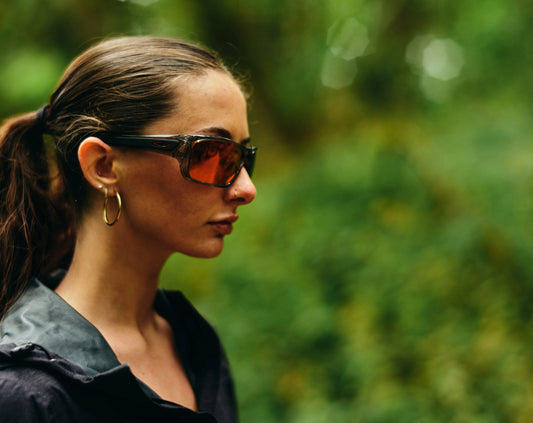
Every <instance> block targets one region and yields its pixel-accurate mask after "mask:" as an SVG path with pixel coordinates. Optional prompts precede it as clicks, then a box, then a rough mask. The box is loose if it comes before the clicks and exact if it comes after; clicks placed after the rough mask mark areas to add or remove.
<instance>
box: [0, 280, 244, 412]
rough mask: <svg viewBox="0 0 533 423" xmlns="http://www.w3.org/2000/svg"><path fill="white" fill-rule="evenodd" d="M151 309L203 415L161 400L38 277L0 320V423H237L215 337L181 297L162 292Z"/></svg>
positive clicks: (228, 379) (229, 383)
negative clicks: (169, 332)
mask: <svg viewBox="0 0 533 423" xmlns="http://www.w3.org/2000/svg"><path fill="white" fill-rule="evenodd" d="M154 306H155V308H156V310H157V312H158V313H159V314H160V315H161V316H163V317H164V318H165V319H166V320H167V321H168V322H169V324H170V325H171V327H172V329H173V332H174V335H175V342H176V347H177V350H178V351H179V354H180V358H181V360H182V362H183V366H184V368H185V371H186V373H187V376H188V378H189V381H190V383H191V386H192V388H193V390H194V392H195V395H196V401H197V405H198V409H199V411H198V412H193V411H191V410H189V409H187V408H184V407H181V406H179V405H177V404H174V403H171V402H168V401H165V400H163V399H161V398H159V397H158V396H157V394H155V393H154V392H153V391H152V390H151V389H150V388H149V387H147V386H146V385H144V384H143V383H142V382H140V381H139V380H138V379H136V378H135V376H134V375H133V374H132V373H131V370H130V368H129V366H128V365H127V364H121V363H120V362H119V361H118V359H117V357H116V356H115V354H114V353H113V350H112V349H111V347H110V346H109V344H108V343H107V342H106V340H105V339H104V338H103V336H102V335H101V334H100V332H99V331H98V330H97V329H96V328H95V327H94V326H93V325H92V324H91V323H90V322H88V321H87V320H86V319H85V318H84V317H83V316H81V315H80V314H79V313H77V312H76V310H74V309H73V308H72V307H71V306H70V305H69V304H67V303H66V302H65V301H64V300H63V299H61V297H59V296H58V295H57V294H55V293H54V292H53V291H52V290H51V289H49V288H48V287H46V286H45V285H44V284H42V283H41V282H39V281H38V280H36V279H35V280H32V281H31V282H30V285H29V287H28V289H27V290H26V292H25V293H24V294H23V295H22V296H21V297H20V298H19V299H18V300H17V302H16V303H15V305H14V306H13V307H12V308H11V309H10V311H9V312H8V314H7V315H6V316H5V318H4V319H3V321H2V322H0V344H1V345H0V421H1V422H3V423H7V422H11V421H13V422H15V421H16V422H30V421H31V422H52V421H54V422H74V421H75V422H78V421H79V422H82V421H83V422H84V421H87V422H89V421H91V422H100V421H105V422H107V421H109V422H111V421H117V422H118V421H128V422H129V421H134V422H143V421H149V422H153V421H156V422H167V421H168V422H170V421H172V422H217V423H234V422H236V421H237V411H236V404H235V395H234V390H233V382H232V379H231V375H230V371H229V365H228V361H227V359H226V356H225V354H224V351H223V349H222V346H221V344H220V341H219V339H218V336H217V335H216V333H215V331H214V330H213V329H212V327H211V326H210V325H209V324H208V323H207V322H206V321H205V319H204V318H203V317H202V316H201V315H200V314H199V313H198V312H197V311H196V310H195V309H194V307H193V306H192V305H191V304H190V303H189V302H188V301H187V300H186V298H185V297H184V296H183V294H181V293H180V292H177V291H164V290H159V291H158V293H157V296H156V300H155V304H154Z"/></svg>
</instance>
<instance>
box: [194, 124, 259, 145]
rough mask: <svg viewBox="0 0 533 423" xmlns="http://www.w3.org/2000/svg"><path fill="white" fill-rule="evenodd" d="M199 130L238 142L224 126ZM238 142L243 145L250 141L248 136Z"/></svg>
mask: <svg viewBox="0 0 533 423" xmlns="http://www.w3.org/2000/svg"><path fill="white" fill-rule="evenodd" d="M199 132H201V133H203V134H209V135H216V136H219V137H223V138H228V139H230V140H233V141H235V142H239V141H236V140H235V139H234V138H233V136H232V135H231V132H230V131H228V130H227V129H224V128H218V127H211V128H204V129H201V130H200V131H199ZM240 143H241V144H245V145H246V144H249V143H250V137H248V138H245V139H243V140H242V141H240Z"/></svg>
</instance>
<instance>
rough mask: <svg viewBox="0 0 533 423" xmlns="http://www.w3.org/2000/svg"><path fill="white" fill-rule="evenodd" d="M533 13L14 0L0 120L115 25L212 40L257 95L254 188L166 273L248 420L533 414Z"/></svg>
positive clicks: (442, 5) (36, 100)
mask: <svg viewBox="0 0 533 423" xmlns="http://www.w3.org/2000/svg"><path fill="white" fill-rule="evenodd" d="M528 6H529V5H528V4H526V2H523V1H522V2H521V1H514V2H507V3H505V2H501V1H497V0H492V1H486V2H483V5H480V3H479V2H475V1H473V0H467V1H463V2H442V1H441V2H427V1H421V0H417V1H411V2H404V1H400V0H393V1H388V2H385V1H381V0H374V1H369V0H357V1H347V0H339V1H334V2H333V1H329V2H328V1H325V0H296V1H292V2H282V1H275V0H260V1H259V0H258V1H254V2H233V1H225V0H216V1H210V2H195V1H191V0H182V1H171V0H159V1H148V0H144V1H143V0H135V1H133V0H132V1H118V0H113V1H111V0H98V1H92V2H81V1H75V0H54V1H52V0H49V1H35V0H24V1H19V2H16V4H15V3H13V2H10V4H7V2H0V16H2V18H1V20H0V36H1V37H2V55H0V65H1V66H0V115H2V116H8V115H9V114H12V113H16V112H22V111H26V110H28V109H29V110H32V109H33V110H35V109H37V108H38V107H39V106H40V105H41V104H43V103H44V102H46V100H47V95H48V94H47V93H49V92H51V90H52V89H53V86H54V80H57V79H58V78H59V76H60V73H61V69H63V68H64V67H65V66H66V64H67V63H68V61H69V60H70V59H71V58H72V56H73V55H75V54H76V53H78V52H79V51H81V50H83V49H84V48H85V47H86V46H87V45H89V44H90V43H92V42H93V41H94V40H96V39H99V38H101V37H104V36H109V35H116V34H121V33H127V34H147V33H155V34H159V35H171V36H180V37H185V38H188V39H193V40H199V41H201V42H203V43H204V44H206V45H208V46H210V47H212V48H214V49H215V50H217V51H219V52H220V53H221V55H222V56H223V57H225V58H227V61H228V63H229V64H230V66H234V67H236V68H237V69H238V70H240V71H242V72H243V73H244V74H248V75H249V79H250V84H251V85H252V87H253V90H252V99H251V110H250V126H251V132H252V134H253V135H252V136H253V139H254V142H255V143H257V144H258V145H259V147H260V150H259V159H258V163H257V168H256V169H257V170H256V175H257V176H256V178H255V181H256V184H257V188H258V197H257V199H256V201H255V202H254V203H252V204H251V205H249V206H246V207H244V208H242V210H239V214H240V215H241V217H240V219H239V221H238V223H237V224H236V228H235V231H234V234H232V235H231V236H230V237H228V238H227V241H226V242H227V246H226V249H225V251H224V253H223V254H222V255H221V257H219V258H217V259H214V260H209V261H204V260H197V259H191V258H187V257H182V256H173V257H172V258H171V260H170V261H169V263H168V264H167V266H166V267H165V268H164V270H163V273H162V284H163V285H165V286H169V287H173V288H179V289H182V290H183V291H185V293H186V294H187V295H188V296H189V297H190V298H191V299H193V302H194V303H195V304H196V305H197V306H198V307H199V308H200V309H201V310H202V311H203V312H204V313H205V314H206V315H207V317H208V318H209V319H210V320H211V321H212V322H213V324H214V325H215V326H216V327H217V329H218V330H219V332H220V333H221V336H222V338H223V339H224V343H225V345H226V348H227V350H228V354H229V356H230V359H231V362H232V364H233V368H234V372H235V375H236V381H237V388H238V394H239V398H240V403H241V417H242V421H246V422H248V421H255V422H265V423H268V422H280V421H287V422H294V423H300V422H305V423H313V422H330V421H334V422H346V423H348V422H349V423H352V422H362V423H382V422H383V423H385V422H395V423H398V422H431V423H434V422H458V423H459V422H469V423H470V422H483V423H485V422H486V423H489V422H528V421H531V419H532V416H533V406H532V405H531V401H530V397H531V394H532V392H533V359H532V358H531V357H532V356H533V354H532V348H531V346H530V345H532V344H531V341H530V333H531V332H532V329H533V327H532V325H533V306H532V304H533V288H532V287H531V282H530V281H531V280H532V279H533V278H532V276H533V264H532V260H531V251H533V245H532V244H533V242H532V236H531V235H532V234H533V224H532V220H531V216H532V215H533V200H532V198H533V197H532V196H531V191H532V188H533V182H532V181H533V163H532V159H531V158H532V157H533V146H532V145H531V143H530V137H531V134H532V130H533V127H532V126H533V125H532V121H531V118H530V110H531V100H530V99H531V93H532V91H533V90H532V88H533V84H532V79H531V78H530V77H529V73H530V69H531V64H532V63H531V60H532V56H531V55H530V54H528V53H529V50H530V47H529V45H528V43H527V42H526V41H525V40H529V39H530V36H531V25H530V22H531V19H532V12H531V8H530V7H528Z"/></svg>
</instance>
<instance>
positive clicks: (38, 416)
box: [0, 344, 72, 423]
mask: <svg viewBox="0 0 533 423" xmlns="http://www.w3.org/2000/svg"><path fill="white" fill-rule="evenodd" d="M61 365H62V364H61V363H59V362H56V360H55V358H53V357H52V356H50V354H49V353H48V352H45V351H37V346H35V345H34V344H25V345H20V346H18V345H16V344H4V345H0V421H2V423H9V422H22V423H24V422H49V421H68V419H69V418H71V417H72V416H69V415H68V412H67V411H68V410H69V409H71V404H70V403H71V397H70V395H69V387H68V383H65V378H64V377H61V376H60V375H61V373H63V374H65V370H66V369H61V370H60V367H61ZM54 367H55V368H54Z"/></svg>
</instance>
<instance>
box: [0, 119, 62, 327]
mask: <svg viewBox="0 0 533 423" xmlns="http://www.w3.org/2000/svg"><path fill="white" fill-rule="evenodd" d="M46 112H47V109H41V110H40V111H39V112H37V113H29V114H26V115H23V116H19V117H15V118H12V119H9V120H7V121H6V122H5V124H4V125H3V126H2V127H1V128H0V319H1V318H2V317H3V316H4V314H5V313H6V312H7V310H8V309H9V307H10V306H11V305H12V304H13V302H14V301H15V300H16V299H17V297H18V296H19V295H20V294H21V293H22V292H23V291H24V289H25V288H26V286H27V284H28V281H29V280H30V279H31V278H32V277H34V276H38V275H41V274H44V273H46V272H48V271H50V270H52V269H53V268H55V267H56V266H58V265H59V264H60V262H61V261H62V260H63V259H65V258H67V256H68V255H69V253H70V252H71V250H72V241H71V238H72V237H71V236H69V233H70V232H71V231H70V229H69V228H70V227H71V222H72V219H71V217H70V215H71V213H69V212H68V207H66V206H65V201H64V200H62V201H61V200H60V198H61V197H64V195H62V194H61V193H62V192H64V189H62V186H63V185H64V184H63V183H61V181H60V180H59V179H58V178H52V176H51V174H50V167H49V164H48V158H47V156H48V155H47V151H46V150H47V149H46V146H45V143H44V141H43V132H44V126H45V120H46V115H45V114H46Z"/></svg>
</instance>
